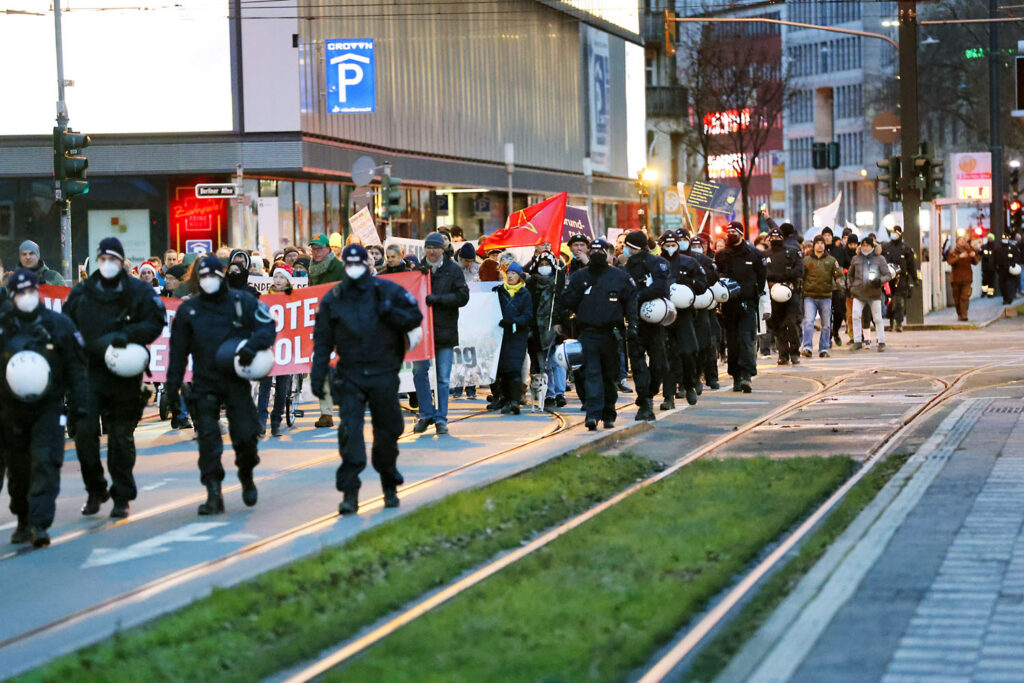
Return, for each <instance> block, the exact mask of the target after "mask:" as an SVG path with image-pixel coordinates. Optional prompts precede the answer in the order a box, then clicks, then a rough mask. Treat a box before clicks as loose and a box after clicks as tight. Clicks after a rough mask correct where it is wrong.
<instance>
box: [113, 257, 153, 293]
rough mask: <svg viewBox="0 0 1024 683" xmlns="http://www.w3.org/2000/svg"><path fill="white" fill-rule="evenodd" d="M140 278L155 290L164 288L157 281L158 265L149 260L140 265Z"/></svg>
mask: <svg viewBox="0 0 1024 683" xmlns="http://www.w3.org/2000/svg"><path fill="white" fill-rule="evenodd" d="M119 265H120V264H119ZM139 280H141V281H142V282H144V283H146V284H147V285H149V287H150V288H151V289H152V290H153V291H154V292H157V293H159V292H160V291H161V290H163V287H161V286H160V283H159V282H158V281H157V277H156V265H155V264H153V263H150V262H149V261H144V262H142V263H141V264H140V265H139Z"/></svg>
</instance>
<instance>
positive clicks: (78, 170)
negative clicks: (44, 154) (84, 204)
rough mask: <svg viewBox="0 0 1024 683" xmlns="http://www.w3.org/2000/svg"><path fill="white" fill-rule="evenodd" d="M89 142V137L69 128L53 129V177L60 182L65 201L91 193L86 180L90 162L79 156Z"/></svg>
mask: <svg viewBox="0 0 1024 683" xmlns="http://www.w3.org/2000/svg"><path fill="white" fill-rule="evenodd" d="M89 142H90V138H89V136H88V135H82V134H81V133H76V132H75V131H73V130H70V129H68V128H54V129H53V175H54V178H56V179H57V180H58V181H60V189H61V197H62V198H63V199H65V200H69V199H71V198H72V197H74V196H77V195H80V194H87V193H88V192H89V181H88V180H86V179H85V176H86V173H85V171H86V169H87V168H89V160H88V159H86V158H85V157H83V156H78V153H79V152H81V151H82V149H84V148H85V147H88V146H89Z"/></svg>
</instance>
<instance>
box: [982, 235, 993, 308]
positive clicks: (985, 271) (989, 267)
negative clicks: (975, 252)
mask: <svg viewBox="0 0 1024 683" xmlns="http://www.w3.org/2000/svg"><path fill="white" fill-rule="evenodd" d="M995 295H996V236H995V235H993V234H992V233H989V234H988V235H986V236H985V241H984V243H983V244H982V246H981V298H983V299H984V298H987V297H990V296H995Z"/></svg>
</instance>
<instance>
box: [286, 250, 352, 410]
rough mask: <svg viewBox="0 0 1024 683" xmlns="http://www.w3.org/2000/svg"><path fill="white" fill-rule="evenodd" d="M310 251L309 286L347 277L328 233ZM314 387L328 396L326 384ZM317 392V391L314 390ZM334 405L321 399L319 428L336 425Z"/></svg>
mask: <svg viewBox="0 0 1024 683" xmlns="http://www.w3.org/2000/svg"><path fill="white" fill-rule="evenodd" d="M309 249H310V252H311V253H312V254H313V259H312V261H311V262H310V263H309V266H308V268H309V286H310V287H316V286H317V285H326V284H330V283H332V282H340V281H342V280H344V279H345V266H344V265H342V263H341V261H339V260H338V258H337V257H336V256H335V255H334V252H333V251H331V242H330V240H329V239H328V237H327V235H317V236H316V237H314V238H313V239H312V240H311V241H310V243H309ZM295 265H296V266H298V267H299V269H301V267H302V259H296V261H295ZM293 274H294V276H298V273H297V272H294V271H293ZM328 380H329V378H325V379H324V381H325V382H326V381H328ZM314 389H320V390H321V393H320V394H317V395H318V396H319V395H322V396H326V395H327V394H326V392H327V390H328V389H329V387H328V386H327V385H326V384H325V385H324V386H323V387H322V388H321V387H314ZM314 393H316V392H314ZM333 412H334V407H333V405H332V404H331V401H329V400H327V399H326V398H321V399H320V417H318V418H317V420H316V426H317V427H318V428H326V427H333V426H334V416H333V414H332V413H333Z"/></svg>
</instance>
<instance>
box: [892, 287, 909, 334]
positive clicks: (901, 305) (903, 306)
mask: <svg viewBox="0 0 1024 683" xmlns="http://www.w3.org/2000/svg"><path fill="white" fill-rule="evenodd" d="M906 311H907V297H906V296H905V295H904V294H903V293H900V292H893V294H892V296H890V297H889V310H888V313H889V320H891V321H892V325H893V328H895V327H896V326H897V325H902V324H903V318H904V317H906Z"/></svg>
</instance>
